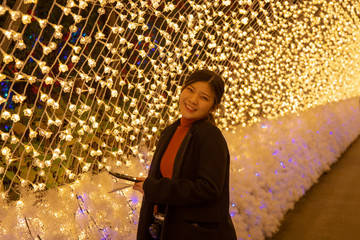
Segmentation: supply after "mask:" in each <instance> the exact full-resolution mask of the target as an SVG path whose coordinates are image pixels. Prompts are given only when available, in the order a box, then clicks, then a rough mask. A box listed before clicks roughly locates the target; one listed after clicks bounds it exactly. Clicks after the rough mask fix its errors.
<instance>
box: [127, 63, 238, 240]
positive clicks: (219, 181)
mask: <svg viewBox="0 0 360 240" xmlns="http://www.w3.org/2000/svg"><path fill="white" fill-rule="evenodd" d="M223 92H224V82H223V80H222V78H221V77H220V76H219V75H217V74H216V73H214V72H212V71H208V70H198V71H195V72H194V73H193V74H191V75H190V76H189V78H188V79H187V80H186V82H185V84H184V86H183V88H182V92H181V96H180V103H179V105H180V112H181V114H182V117H181V119H179V120H177V121H175V122H174V123H173V124H171V125H170V126H168V127H167V128H165V129H164V131H163V132H162V135H161V138H160V140H159V142H158V145H157V147H156V151H155V154H154V158H153V160H152V164H151V167H150V171H149V176H148V177H147V178H146V179H143V180H144V181H143V182H139V183H135V184H134V189H135V190H138V191H140V192H141V193H143V194H144V198H143V202H142V207H141V212H140V219H139V226H138V234H137V239H138V240H148V239H162V240H180V239H188V240H198V239H208V240H220V239H224V240H235V239H236V234H235V230H234V226H233V223H232V220H231V218H230V215H229V162H230V160H229V150H228V147H227V143H226V141H225V139H224V137H223V135H222V133H221V131H220V130H219V129H218V128H217V127H216V126H215V122H214V121H213V117H212V114H211V112H212V111H214V110H216V108H217V107H218V105H219V103H220V101H221V98H222V95H223Z"/></svg>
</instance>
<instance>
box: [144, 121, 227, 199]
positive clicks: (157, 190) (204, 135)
mask: <svg viewBox="0 0 360 240" xmlns="http://www.w3.org/2000/svg"><path fill="white" fill-rule="evenodd" d="M199 131H200V132H199V135H198V136H197V139H196V141H195V144H196V146H197V150H198V151H199V152H198V154H195V155H197V156H198V157H199V159H198V161H199V162H198V168H197V171H196V174H195V176H194V177H193V178H192V179H187V178H178V179H170V178H160V179H156V178H154V177H148V178H147V179H146V180H145V182H144V185H143V189H144V192H145V194H144V197H145V199H147V200H149V201H152V202H157V203H164V204H168V205H177V206H181V205H192V204H204V203H208V202H212V201H215V200H217V199H219V198H220V196H221V193H222V191H223V186H224V181H225V176H226V172H227V171H229V169H228V168H229V151H228V148H227V144H226V141H225V139H224V137H223V135H222V133H221V131H220V130H219V129H218V128H217V127H215V126H211V127H209V126H207V127H205V128H201V130H199ZM185 156H189V155H187V154H185ZM185 161H192V159H185Z"/></svg>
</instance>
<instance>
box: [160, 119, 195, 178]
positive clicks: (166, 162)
mask: <svg viewBox="0 0 360 240" xmlns="http://www.w3.org/2000/svg"><path fill="white" fill-rule="evenodd" d="M196 120H197V119H186V118H184V117H182V118H181V120H180V125H179V126H178V128H177V129H176V131H175V133H174V135H173V137H172V138H171V140H170V143H169V145H168V147H167V148H166V151H165V153H164V155H163V157H162V159H161V163H160V171H161V174H162V175H163V177H167V178H171V177H172V172H173V167H174V161H175V157H176V154H177V152H178V150H179V148H180V145H181V143H182V141H183V140H184V138H185V136H186V134H187V132H188V131H189V129H190V127H191V124H192V123H193V122H195V121H196Z"/></svg>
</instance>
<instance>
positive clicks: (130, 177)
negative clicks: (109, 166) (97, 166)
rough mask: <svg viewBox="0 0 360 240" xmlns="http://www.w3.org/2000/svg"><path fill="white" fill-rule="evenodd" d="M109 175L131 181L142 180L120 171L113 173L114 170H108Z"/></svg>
mask: <svg viewBox="0 0 360 240" xmlns="http://www.w3.org/2000/svg"><path fill="white" fill-rule="evenodd" d="M109 173H110V174H111V175H113V176H114V177H117V178H120V179H124V180H128V181H131V182H142V181H140V180H138V179H136V177H132V176H128V175H125V174H121V173H114V172H109Z"/></svg>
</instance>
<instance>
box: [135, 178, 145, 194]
mask: <svg viewBox="0 0 360 240" xmlns="http://www.w3.org/2000/svg"><path fill="white" fill-rule="evenodd" d="M136 179H137V180H140V181H141V182H136V183H134V186H133V189H134V190H136V191H139V192H141V193H142V194H144V189H143V184H144V181H145V178H143V177H137V178H136Z"/></svg>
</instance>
